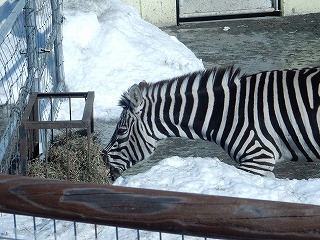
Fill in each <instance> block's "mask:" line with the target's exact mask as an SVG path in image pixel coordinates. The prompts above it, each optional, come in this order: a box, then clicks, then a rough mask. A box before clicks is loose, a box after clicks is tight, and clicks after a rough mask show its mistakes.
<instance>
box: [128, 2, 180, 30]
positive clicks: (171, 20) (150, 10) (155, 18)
mask: <svg viewBox="0 0 320 240" xmlns="http://www.w3.org/2000/svg"><path fill="white" fill-rule="evenodd" d="M122 1H123V2H125V3H128V4H130V5H131V6H133V7H135V8H136V9H137V10H138V11H139V12H140V16H141V17H142V18H143V19H144V20H146V21H148V22H150V23H152V24H154V25H157V26H173V25H176V24H177V17H176V15H177V14H176V0H122Z"/></svg>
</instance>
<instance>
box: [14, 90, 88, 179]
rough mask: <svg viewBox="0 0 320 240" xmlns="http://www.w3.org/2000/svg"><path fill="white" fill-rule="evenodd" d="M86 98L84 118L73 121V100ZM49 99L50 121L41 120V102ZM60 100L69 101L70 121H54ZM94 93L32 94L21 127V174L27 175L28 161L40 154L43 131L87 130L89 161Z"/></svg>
mask: <svg viewBox="0 0 320 240" xmlns="http://www.w3.org/2000/svg"><path fill="white" fill-rule="evenodd" d="M74 98H84V100H85V103H84V110H83V116H82V119H80V120H72V119H71V100H72V99H74ZM43 99H47V100H48V102H49V105H51V107H50V113H49V114H50V115H51V116H49V119H51V120H50V121H48V120H45V121H44V120H39V101H40V100H43ZM59 99H69V110H70V111H69V114H70V118H69V120H63V121H54V120H53V118H54V117H53V115H54V113H53V105H54V101H57V100H59ZM93 101H94V92H62V93H32V94H31V95H30V99H29V102H28V105H27V107H26V109H25V112H24V115H23V117H22V119H21V124H20V127H19V137H20V162H21V174H22V175H26V174H27V160H28V159H34V158H36V157H37V156H39V154H40V144H39V134H40V130H42V129H50V130H51V131H52V135H53V129H66V130H68V129H86V133H87V137H88V161H89V157H90V154H89V150H90V138H91V134H92V132H93V131H94V126H93Z"/></svg>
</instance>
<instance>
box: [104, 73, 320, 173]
mask: <svg viewBox="0 0 320 240" xmlns="http://www.w3.org/2000/svg"><path fill="white" fill-rule="evenodd" d="M120 105H121V106H122V107H123V112H122V115H121V117H120V121H119V123H118V125H117V127H116V131H115V133H114V135H113V137H112V139H111V141H110V143H109V144H108V146H107V147H106V148H105V150H104V153H105V155H106V161H107V162H108V163H109V165H110V167H111V169H112V170H113V172H114V173H115V174H114V176H115V177H117V176H119V175H120V174H121V173H122V172H123V171H124V170H126V169H127V168H129V167H131V166H132V165H134V164H135V163H136V162H137V161H141V160H143V159H145V158H147V157H149V156H150V155H151V154H152V153H153V152H154V151H155V148H156V142H157V140H160V139H164V138H167V137H185V138H190V139H203V140H207V141H214V142H216V143H217V144H218V145H220V146H221V147H222V148H223V149H225V150H226V151H227V152H228V154H229V155H230V157H231V158H232V159H234V160H235V161H236V162H238V163H239V168H240V169H243V170H246V171H249V172H252V173H255V174H259V175H269V174H270V173H271V172H272V170H273V169H274V164H275V162H276V161H278V160H298V159H306V160H307V161H313V160H315V159H320V149H319V146H320V133H319V126H320V68H305V69H300V70H283V71H268V72H261V73H257V74H253V75H240V70H239V69H234V68H233V67H229V68H215V69H210V70H204V71H199V72H194V73H191V74H188V75H184V76H181V77H178V78H174V79H171V80H164V81H160V82H157V83H153V84H147V83H145V82H142V83H140V84H139V85H134V86H132V87H131V88H130V89H129V90H128V92H126V93H124V94H123V96H122V99H121V101H120Z"/></svg>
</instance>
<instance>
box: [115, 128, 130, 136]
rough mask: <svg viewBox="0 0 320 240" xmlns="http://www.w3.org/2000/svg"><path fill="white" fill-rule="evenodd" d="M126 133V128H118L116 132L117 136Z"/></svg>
mask: <svg viewBox="0 0 320 240" xmlns="http://www.w3.org/2000/svg"><path fill="white" fill-rule="evenodd" d="M127 132H128V129H127V128H126V127H121V128H118V131H117V133H118V134H119V135H123V134H126V133H127Z"/></svg>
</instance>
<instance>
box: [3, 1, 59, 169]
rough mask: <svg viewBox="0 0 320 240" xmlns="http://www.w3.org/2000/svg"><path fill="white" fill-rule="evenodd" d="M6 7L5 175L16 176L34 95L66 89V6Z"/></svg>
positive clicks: (25, 4) (27, 3)
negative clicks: (21, 126) (25, 114)
mask: <svg viewBox="0 0 320 240" xmlns="http://www.w3.org/2000/svg"><path fill="white" fill-rule="evenodd" d="M13 4H15V5H14V6H13ZM1 7H2V8H6V7H7V8H8V9H10V11H11V12H10V14H8V16H7V18H6V19H4V20H3V21H2V23H1V25H0V172H1V173H14V172H15V171H16V168H17V166H18V159H19V151H18V147H19V145H18V142H19V132H18V126H19V123H20V120H21V116H22V113H23V111H24V109H25V107H26V105H27V103H28V99H29V96H30V93H32V92H59V91H61V90H62V89H63V80H64V76H63V60H62V59H63V57H62V56H63V53H62V35H61V23H62V20H63V18H62V14H61V11H62V0H19V1H13V2H12V3H11V4H10V6H8V5H6V4H4V5H2V6H1ZM6 10H7V9H2V12H6ZM46 104H48V103H44V104H43V105H42V106H40V107H39V109H40V113H41V114H40V118H41V119H46V118H48V116H49V113H47V112H46ZM55 113H56V110H55Z"/></svg>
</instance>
